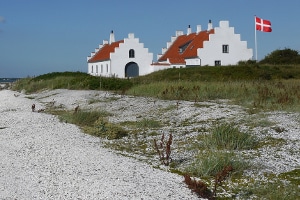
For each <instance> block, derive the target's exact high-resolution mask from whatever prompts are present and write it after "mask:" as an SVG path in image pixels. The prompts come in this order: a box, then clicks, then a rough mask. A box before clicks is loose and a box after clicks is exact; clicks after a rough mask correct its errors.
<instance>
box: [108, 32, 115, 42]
mask: <svg viewBox="0 0 300 200" xmlns="http://www.w3.org/2000/svg"><path fill="white" fill-rule="evenodd" d="M113 42H115V34H114V31H111V32H110V36H109V44H111V43H113Z"/></svg>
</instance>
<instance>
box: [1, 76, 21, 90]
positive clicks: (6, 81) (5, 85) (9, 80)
mask: <svg viewBox="0 0 300 200" xmlns="http://www.w3.org/2000/svg"><path fill="white" fill-rule="evenodd" d="M17 80H19V78H0V90H2V89H7V88H9V87H10V86H11V84H12V83H13V82H15V81H17Z"/></svg>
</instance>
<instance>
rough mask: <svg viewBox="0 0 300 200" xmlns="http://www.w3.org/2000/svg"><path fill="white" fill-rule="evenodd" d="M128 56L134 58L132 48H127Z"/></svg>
mask: <svg viewBox="0 0 300 200" xmlns="http://www.w3.org/2000/svg"><path fill="white" fill-rule="evenodd" d="M129 58H134V50H133V49H130V50H129Z"/></svg>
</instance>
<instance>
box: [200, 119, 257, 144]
mask: <svg viewBox="0 0 300 200" xmlns="http://www.w3.org/2000/svg"><path fill="white" fill-rule="evenodd" d="M203 144H204V146H205V148H208V149H227V150H242V149H253V148H254V147H255V145H257V139H256V137H254V136H252V135H251V134H249V133H244V132H241V131H239V129H238V127H236V126H235V125H233V124H230V123H222V124H218V125H217V126H216V127H213V128H212V130H211V134H207V135H206V136H205V137H204V139H203Z"/></svg>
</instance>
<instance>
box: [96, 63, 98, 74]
mask: <svg viewBox="0 0 300 200" xmlns="http://www.w3.org/2000/svg"><path fill="white" fill-rule="evenodd" d="M96 73H97V74H98V65H96Z"/></svg>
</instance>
